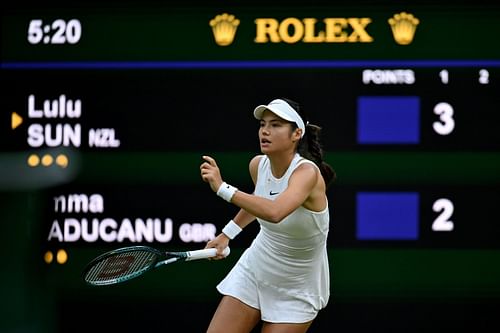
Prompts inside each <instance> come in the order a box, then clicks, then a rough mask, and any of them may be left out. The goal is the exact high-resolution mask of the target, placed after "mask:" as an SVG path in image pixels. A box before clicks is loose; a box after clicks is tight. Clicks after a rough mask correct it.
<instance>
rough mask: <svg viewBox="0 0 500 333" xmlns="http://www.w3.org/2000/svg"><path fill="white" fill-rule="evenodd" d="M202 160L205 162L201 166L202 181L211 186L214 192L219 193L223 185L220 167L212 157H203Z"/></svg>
mask: <svg viewBox="0 0 500 333" xmlns="http://www.w3.org/2000/svg"><path fill="white" fill-rule="evenodd" d="M202 158H203V159H204V160H205V162H203V163H202V164H201V165H200V171H201V179H203V181H204V182H207V183H209V184H210V188H211V189H212V191H214V192H217V190H218V189H219V187H220V186H221V184H222V183H223V181H222V177H221V175H220V170H219V167H218V166H217V163H216V162H215V159H213V158H212V157H210V156H202Z"/></svg>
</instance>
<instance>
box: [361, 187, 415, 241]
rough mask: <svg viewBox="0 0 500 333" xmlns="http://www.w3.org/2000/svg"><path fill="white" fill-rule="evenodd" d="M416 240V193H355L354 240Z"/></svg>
mask: <svg viewBox="0 0 500 333" xmlns="http://www.w3.org/2000/svg"><path fill="white" fill-rule="evenodd" d="M418 236H419V194H418V193H416V192H359V193H357V195H356V238H357V239H358V240H417V239H418Z"/></svg>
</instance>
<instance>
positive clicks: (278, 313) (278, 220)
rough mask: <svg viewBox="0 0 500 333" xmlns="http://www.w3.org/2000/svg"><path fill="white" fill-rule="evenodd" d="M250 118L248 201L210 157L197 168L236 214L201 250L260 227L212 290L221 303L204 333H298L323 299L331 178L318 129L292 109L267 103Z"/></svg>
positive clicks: (277, 101)
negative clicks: (255, 124)
mask: <svg viewBox="0 0 500 333" xmlns="http://www.w3.org/2000/svg"><path fill="white" fill-rule="evenodd" d="M254 116H255V118H257V119H258V120H259V121H260V128H259V140H260V149H261V152H262V154H261V155H257V156H255V157H253V158H252V159H251V161H250V163H249V170H250V175H251V177H252V179H253V182H254V184H255V190H254V193H253V194H249V193H245V192H243V191H240V190H238V189H237V188H236V187H234V186H232V185H229V184H227V183H226V182H224V181H223V180H222V176H221V173H220V170H219V168H218V166H217V163H216V161H215V159H214V158H212V157H210V156H203V159H204V160H205V161H204V162H203V163H202V164H201V166H200V170H201V178H202V179H203V180H204V181H205V182H208V183H209V184H210V188H211V189H212V190H213V191H214V192H215V193H217V195H218V196H220V197H221V198H223V199H225V200H226V201H228V202H230V203H232V204H234V205H236V206H238V207H240V208H241V209H240V210H239V211H238V213H237V214H236V216H235V217H234V218H233V219H232V220H231V221H229V223H228V224H227V225H226V226H225V227H224V228H223V230H222V233H221V234H219V235H218V236H217V237H216V238H215V239H213V240H211V241H209V242H208V243H207V245H206V247H208V248H210V247H215V248H217V250H218V253H222V250H223V249H224V248H225V247H226V246H228V244H229V241H230V240H231V239H234V238H235V237H236V236H237V235H238V233H240V232H241V231H242V229H244V228H245V227H246V226H247V225H248V224H249V223H251V222H252V221H254V220H255V219H257V221H258V222H259V224H260V231H259V233H258V235H257V236H256V238H255V239H254V240H253V242H252V244H251V245H250V247H249V248H248V249H246V250H245V251H244V252H243V254H242V255H241V257H240V258H239V260H238V262H237V263H236V265H235V266H234V267H233V268H232V270H231V271H230V272H229V273H228V275H227V276H226V277H225V278H224V279H223V280H222V281H221V282H220V283H219V284H218V285H217V290H218V291H219V292H220V293H221V294H222V295H223V297H222V300H221V302H220V303H219V306H218V308H217V310H216V311H215V314H214V316H213V318H212V321H211V322H210V325H209V328H208V330H207V332H209V333H215V332H224V333H231V332H234V333H236V332H237V333H243V332H251V331H252V329H253V328H254V327H256V325H257V324H259V323H260V322H261V321H262V332H263V333H277V332H287V333H302V332H306V331H307V330H308V328H309V327H310V325H311V324H312V322H313V320H314V318H315V317H316V316H317V314H318V312H319V311H320V310H321V309H322V308H324V307H325V306H326V304H327V302H328V299H329V295H330V281H329V278H330V274H329V265H328V257H327V250H326V240H327V236H328V230H329V210H328V201H327V196H326V189H327V187H328V185H329V184H330V183H331V182H332V181H333V180H334V179H335V172H334V170H333V169H332V168H331V166H330V165H328V164H327V163H325V162H324V161H323V151H322V148H321V145H320V140H319V134H320V129H321V128H320V127H318V126H315V125H312V124H309V123H308V122H307V120H306V119H305V114H304V113H303V112H301V110H300V107H299V105H298V104H297V103H296V102H294V101H291V100H289V99H284V98H282V99H275V100H273V101H272V102H270V103H269V104H268V105H259V106H257V107H256V108H255V110H254ZM218 257H219V256H218ZM220 258H222V255H221V256H220Z"/></svg>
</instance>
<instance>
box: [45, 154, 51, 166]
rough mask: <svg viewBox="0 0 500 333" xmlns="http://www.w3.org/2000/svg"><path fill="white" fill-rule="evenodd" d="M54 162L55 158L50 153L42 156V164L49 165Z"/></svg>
mask: <svg viewBox="0 0 500 333" xmlns="http://www.w3.org/2000/svg"><path fill="white" fill-rule="evenodd" d="M52 162H54V158H53V157H52V156H50V155H49V154H46V155H43V157H42V165H44V166H49V165H51V164H52Z"/></svg>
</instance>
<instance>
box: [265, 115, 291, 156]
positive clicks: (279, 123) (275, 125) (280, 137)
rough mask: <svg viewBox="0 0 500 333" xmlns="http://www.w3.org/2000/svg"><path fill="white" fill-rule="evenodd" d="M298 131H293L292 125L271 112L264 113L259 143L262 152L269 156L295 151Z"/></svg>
mask: <svg viewBox="0 0 500 333" xmlns="http://www.w3.org/2000/svg"><path fill="white" fill-rule="evenodd" d="M296 132H297V131H295V132H294V131H292V124H291V123H290V122H289V121H286V120H284V119H282V118H280V117H278V116H277V115H275V114H274V113H272V112H271V111H268V110H266V111H264V113H263V115H262V119H261V120H260V128H259V141H260V150H261V151H262V153H264V154H267V153H271V152H278V151H283V150H285V151H286V150H289V149H294V145H295V142H297V140H298V138H300V136H298V137H297V133H296Z"/></svg>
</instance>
